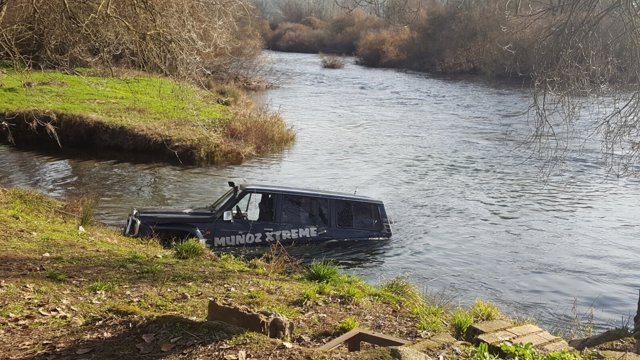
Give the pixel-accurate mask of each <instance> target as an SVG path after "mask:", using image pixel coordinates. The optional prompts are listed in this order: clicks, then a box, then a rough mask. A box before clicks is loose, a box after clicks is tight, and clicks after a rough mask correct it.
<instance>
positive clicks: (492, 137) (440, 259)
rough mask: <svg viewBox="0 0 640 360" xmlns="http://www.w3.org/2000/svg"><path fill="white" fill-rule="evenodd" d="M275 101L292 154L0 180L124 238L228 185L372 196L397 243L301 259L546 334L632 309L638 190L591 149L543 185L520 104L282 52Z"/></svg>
mask: <svg viewBox="0 0 640 360" xmlns="http://www.w3.org/2000/svg"><path fill="white" fill-rule="evenodd" d="M269 56H270V57H271V58H272V59H273V73H272V76H273V78H274V79H277V80H278V82H279V84H280V85H281V86H280V88H278V89H275V90H272V91H269V92H268V93H267V94H266V95H265V96H264V101H266V102H267V103H268V104H269V105H270V106H272V107H273V108H274V109H279V110H280V111H282V113H283V115H284V117H285V119H286V120H287V121H288V122H289V123H290V124H291V125H292V126H293V127H294V128H295V129H296V130H297V132H298V140H297V143H296V144H295V145H294V146H293V147H292V148H291V149H289V150H287V151H285V152H283V153H281V154H276V155H272V156H270V157H266V158H262V159H257V160H254V161H251V162H248V163H246V164H244V165H241V166H236V167H228V168H216V167H208V168H179V167H175V166H164V165H158V164H153V165H140V164H131V163H124V162H113V161H92V160H66V159H56V158H51V157H47V156H41V155H36V154H33V153H30V152H20V151H15V150H13V149H11V148H9V147H6V146H0V183H2V184H5V185H21V186H26V187H31V188H35V189H39V190H41V191H43V192H46V193H48V194H52V195H53V196H58V197H65V196H71V195H75V194H83V193H90V194H95V195H96V196H98V197H99V198H100V206H99V209H98V212H99V214H98V217H99V218H100V219H101V220H102V221H104V222H106V223H107V224H110V225H112V226H122V225H123V223H124V219H125V217H126V214H127V213H128V212H129V211H130V210H131V208H132V207H134V206H144V207H156V206H171V207H178V208H189V207H193V206H194V205H206V204H211V203H212V201H213V200H215V198H216V197H218V196H219V195H221V194H222V193H223V192H224V191H225V190H226V188H227V185H226V182H227V180H230V179H236V180H237V179H244V180H246V181H248V182H256V183H268V184H269V183H270V184H279V185H291V186H302V187H307V188H317V189H324V190H336V191H345V192H349V193H353V192H354V191H355V190H356V189H357V191H358V194H362V195H368V196H372V197H376V198H380V199H382V200H383V201H385V204H386V207H387V212H388V213H389V214H390V216H391V217H392V218H393V219H394V221H395V223H394V236H393V238H392V239H391V240H389V241H385V242H379V243H349V244H322V245H314V246H302V247H300V248H295V249H292V252H293V253H294V254H295V255H297V256H300V257H304V258H306V259H311V258H320V259H323V258H324V259H336V260H337V261H339V263H340V264H342V265H344V266H347V267H348V268H349V271H350V272H352V273H355V274H359V275H362V276H364V277H366V278H368V279H369V280H371V281H374V282H377V281H382V280H385V279H389V278H392V277H394V276H398V275H400V276H407V277H409V278H410V279H411V280H412V281H413V282H415V283H416V284H418V285H419V286H421V287H428V288H429V289H446V291H447V292H448V293H450V294H452V295H457V296H459V298H458V299H460V301H463V302H465V303H470V302H472V301H473V300H474V299H475V298H476V297H481V298H484V299H487V300H490V301H494V302H496V303H497V304H499V305H500V306H501V307H503V308H506V309H507V310H509V311H513V312H515V313H518V314H525V315H530V316H533V317H536V318H538V319H541V321H542V322H543V323H544V322H547V323H551V322H555V321H557V319H558V318H562V317H563V316H570V315H571V308H572V305H573V302H574V299H576V302H577V305H578V311H579V313H585V312H588V310H589V309H590V308H593V310H594V314H595V317H596V320H597V321H600V322H615V321H619V319H620V318H621V316H629V315H631V314H632V313H634V312H635V305H636V301H637V290H636V289H637V287H638V286H639V284H638V281H637V278H638V273H640V262H638V261H637V259H636V255H637V254H638V253H640V242H638V241H637V240H636V239H637V238H638V236H639V235H640V227H639V226H638V219H640V210H639V208H638V206H637V204H638V203H640V183H639V182H638V181H636V180H630V179H615V178H612V177H607V176H606V173H605V171H604V170H603V165H602V163H601V159H600V157H599V150H600V146H599V144H598V143H585V144H582V146H581V150H580V151H579V152H576V153H570V154H568V156H567V157H566V159H565V160H564V162H563V163H561V164H560V167H559V170H558V171H556V172H554V173H552V174H550V175H549V176H548V177H541V176H540V172H539V164H538V163H536V161H534V160H532V159H531V153H530V151H529V150H528V149H527V148H526V146H523V145H524V144H523V141H522V140H523V139H524V138H525V137H526V135H527V134H528V133H529V131H530V129H529V128H528V122H527V119H526V117H525V115H523V111H524V110H525V109H526V107H527V104H528V103H527V101H528V100H527V99H528V92H527V91H524V90H520V89H517V88H516V89H514V88H510V87H507V86H503V85H495V84H483V83H479V82H477V81H469V80H464V79H462V80H460V79H434V78H430V77H428V76H425V75H421V74H412V73H403V72H398V71H394V70H381V69H364V68H360V67H358V66H355V65H352V64H348V65H347V66H346V67H345V68H344V69H341V70H327V69H323V68H322V67H321V66H320V61H319V59H318V57H317V56H314V55H301V54H278V53H273V54H270V55H269Z"/></svg>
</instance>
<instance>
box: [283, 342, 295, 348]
mask: <svg viewBox="0 0 640 360" xmlns="http://www.w3.org/2000/svg"><path fill="white" fill-rule="evenodd" d="M292 347H293V344H292V343H290V342H286V341H283V342H282V344H280V348H282V349H291V348H292Z"/></svg>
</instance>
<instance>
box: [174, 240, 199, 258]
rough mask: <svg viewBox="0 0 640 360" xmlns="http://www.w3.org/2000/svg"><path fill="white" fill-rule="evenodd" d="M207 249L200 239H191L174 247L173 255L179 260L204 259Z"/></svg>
mask: <svg viewBox="0 0 640 360" xmlns="http://www.w3.org/2000/svg"><path fill="white" fill-rule="evenodd" d="M205 251H206V249H205V247H204V245H202V243H201V242H200V240H198V239H189V240H186V241H183V242H179V243H176V244H175V245H174V246H173V254H174V256H175V257H176V258H178V259H183V260H186V259H195V258H199V257H202V256H203V255H204V253H205Z"/></svg>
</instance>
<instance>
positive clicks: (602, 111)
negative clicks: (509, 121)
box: [527, 0, 640, 175]
mask: <svg viewBox="0 0 640 360" xmlns="http://www.w3.org/2000/svg"><path fill="white" fill-rule="evenodd" d="M527 19H528V20H529V22H528V26H537V27H538V28H540V35H539V38H538V40H537V47H536V54H537V58H536V60H535V61H534V64H535V67H534V72H533V74H532V78H533V89H534V92H533V94H534V107H533V110H534V118H535V133H534V134H533V135H534V136H533V137H534V139H536V144H537V146H538V149H540V150H544V151H546V154H547V155H548V156H549V158H550V159H552V158H557V157H558V156H561V155H562V154H563V153H564V152H565V151H568V150H572V149H573V147H575V146H576V144H577V142H576V141H575V138H576V137H579V136H583V135H586V136H593V135H600V136H601V140H602V153H603V155H604V157H605V160H606V163H607V165H608V166H609V169H610V171H611V172H612V173H615V174H617V175H625V174H634V175H638V174H640V168H639V165H640V4H638V2H637V1H635V0H605V1H603V0H551V1H550V2H549V3H548V4H547V5H546V6H543V7H539V8H532V9H531V12H530V14H529V15H528V17H527ZM580 132H582V133H581V134H579V133H580ZM551 163H552V164H553V162H551Z"/></svg>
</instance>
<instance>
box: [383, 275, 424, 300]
mask: <svg viewBox="0 0 640 360" xmlns="http://www.w3.org/2000/svg"><path fill="white" fill-rule="evenodd" d="M380 290H381V291H383V292H385V293H387V294H390V295H391V296H392V298H393V300H394V301H395V302H398V303H401V304H403V305H405V306H409V307H417V306H420V305H422V304H423V302H424V300H423V298H422V295H421V294H420V291H418V289H417V288H416V286H415V285H413V284H412V283H410V282H409V280H408V279H407V278H405V277H397V278H394V279H391V280H389V281H386V282H384V283H382V285H380Z"/></svg>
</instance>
